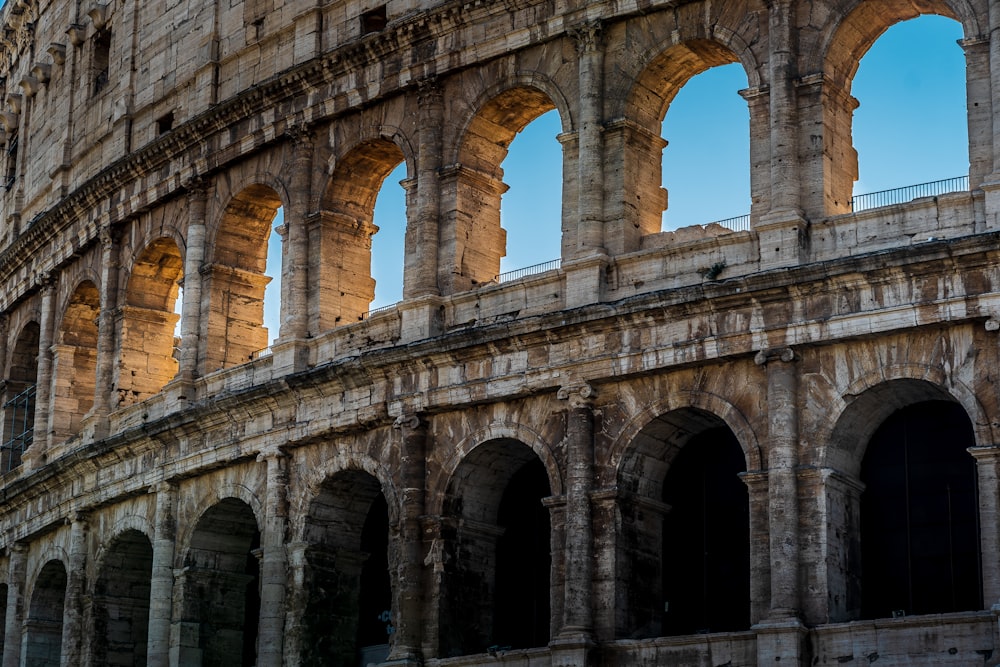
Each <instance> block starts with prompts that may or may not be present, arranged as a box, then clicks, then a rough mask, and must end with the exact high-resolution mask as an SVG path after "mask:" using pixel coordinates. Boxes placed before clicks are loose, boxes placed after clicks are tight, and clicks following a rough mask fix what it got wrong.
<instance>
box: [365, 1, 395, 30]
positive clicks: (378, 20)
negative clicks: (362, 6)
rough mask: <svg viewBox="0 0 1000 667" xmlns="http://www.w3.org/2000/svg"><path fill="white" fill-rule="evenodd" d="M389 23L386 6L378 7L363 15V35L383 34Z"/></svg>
mask: <svg viewBox="0 0 1000 667" xmlns="http://www.w3.org/2000/svg"><path fill="white" fill-rule="evenodd" d="M388 22H389V19H388V17H387V15H386V12H385V5H382V6H381V7H376V8H375V9H372V10H370V11H367V12H365V13H364V14H362V15H361V34H362V35H370V34H371V33H373V32H382V31H383V30H384V29H385V24H386V23H388Z"/></svg>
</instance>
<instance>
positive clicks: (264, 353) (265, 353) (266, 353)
mask: <svg viewBox="0 0 1000 667" xmlns="http://www.w3.org/2000/svg"><path fill="white" fill-rule="evenodd" d="M273 352H274V350H272V349H271V346H270V345H268V346H267V347H265V348H264V349H262V350H257V351H256V352H251V353H250V361H253V360H254V359H263V358H264V357H270V356H271V354H273Z"/></svg>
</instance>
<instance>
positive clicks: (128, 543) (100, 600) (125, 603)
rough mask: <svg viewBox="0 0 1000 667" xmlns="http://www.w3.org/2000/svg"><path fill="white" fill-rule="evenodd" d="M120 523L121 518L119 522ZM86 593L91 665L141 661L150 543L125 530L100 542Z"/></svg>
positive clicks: (144, 646) (146, 623) (146, 619)
mask: <svg viewBox="0 0 1000 667" xmlns="http://www.w3.org/2000/svg"><path fill="white" fill-rule="evenodd" d="M119 523H121V522H119ZM96 564H97V576H96V579H95V582H94V590H93V595H92V598H91V599H92V611H91V619H92V622H93V642H92V643H91V644H90V653H91V657H92V660H93V662H94V664H98V665H103V664H109V663H111V664H128V665H134V664H145V658H146V652H147V639H148V634H149V602H150V600H149V594H150V587H151V577H152V569H153V544H152V541H151V540H150V538H149V537H148V534H146V533H143V532H141V531H140V530H136V529H134V528H127V529H125V530H122V531H120V532H119V531H116V533H115V537H114V538H113V539H112V540H111V541H110V542H108V543H107V545H106V546H103V545H102V549H101V553H100V554H99V556H98V558H97V559H96Z"/></svg>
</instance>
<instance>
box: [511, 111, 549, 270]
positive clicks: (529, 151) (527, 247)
mask: <svg viewBox="0 0 1000 667" xmlns="http://www.w3.org/2000/svg"><path fill="white" fill-rule="evenodd" d="M561 131H562V126H561V122H560V119H559V113H558V112H557V111H556V110H555V109H552V110H550V111H546V112H545V113H543V114H542V115H540V116H538V117H537V118H535V119H534V120H532V121H531V122H529V123H528V124H527V125H525V126H524V127H523V128H521V129H520V130H519V131H518V133H517V135H516V136H515V137H514V139H513V140H512V141H511V142H510V146H509V148H508V149H507V156H506V157H505V158H504V161H503V179H504V182H505V183H506V184H507V185H508V186H509V188H510V189H509V190H507V191H506V192H505V193H504V194H503V196H502V198H501V200H500V226H501V227H502V228H503V229H504V232H505V233H504V238H505V239H506V240H507V246H506V248H505V249H504V253H505V254H504V255H503V257H501V258H500V274H501V276H503V275H504V274H507V275H513V276H517V275H521V274H523V273H524V272H525V271H524V270H525V269H527V270H530V267H538V268H539V269H541V268H545V267H547V266H548V263H550V262H553V261H554V260H558V259H560V258H561V257H562V248H561V245H562V224H561V223H562V159H563V156H562V146H560V145H559V141H558V140H557V139H556V137H557V136H558V135H559V133H560V132H561ZM542 265H545V266H542Z"/></svg>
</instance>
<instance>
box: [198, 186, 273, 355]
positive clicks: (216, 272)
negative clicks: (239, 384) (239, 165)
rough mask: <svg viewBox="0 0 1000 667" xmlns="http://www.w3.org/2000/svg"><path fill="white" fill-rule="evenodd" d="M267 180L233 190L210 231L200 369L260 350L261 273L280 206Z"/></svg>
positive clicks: (263, 335)
mask: <svg viewBox="0 0 1000 667" xmlns="http://www.w3.org/2000/svg"><path fill="white" fill-rule="evenodd" d="M267 180H268V182H269V183H270V184H264V183H263V182H261V181H254V182H252V183H251V184H249V185H246V186H245V187H243V188H242V189H241V190H238V191H235V194H232V195H231V196H230V198H229V200H228V202H227V204H226V207H225V209H224V210H223V211H222V214H221V216H220V218H219V222H218V226H217V227H216V228H215V233H214V234H210V237H211V239H210V240H209V246H208V247H209V248H211V253H210V257H208V258H207V260H208V261H207V265H206V267H205V273H206V279H207V282H208V292H209V295H210V296H209V301H210V303H211V304H212V307H211V309H210V310H209V312H208V317H206V318H204V323H203V325H202V326H203V329H202V333H203V343H202V344H203V346H204V354H202V355H201V358H202V359H203V363H204V365H205V366H204V367H205V370H206V371H213V370H216V369H218V368H229V367H231V366H235V365H238V364H242V363H245V362H247V361H249V360H250V359H251V357H252V356H253V354H254V353H255V352H257V351H259V350H262V349H264V348H265V347H266V346H267V342H268V331H267V329H266V328H265V327H264V288H265V287H266V286H267V284H268V283H269V282H271V279H270V278H268V277H267V276H266V275H264V271H265V269H266V264H267V245H268V238H269V237H270V235H271V227H272V225H273V223H274V218H275V216H276V215H277V212H278V209H279V208H281V207H282V206H284V203H283V202H284V201H286V200H283V199H282V197H281V195H280V194H279V192H278V191H277V190H276V189H275V188H274V187H272V185H273V182H272V181H271V179H267Z"/></svg>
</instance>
